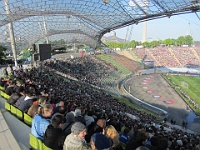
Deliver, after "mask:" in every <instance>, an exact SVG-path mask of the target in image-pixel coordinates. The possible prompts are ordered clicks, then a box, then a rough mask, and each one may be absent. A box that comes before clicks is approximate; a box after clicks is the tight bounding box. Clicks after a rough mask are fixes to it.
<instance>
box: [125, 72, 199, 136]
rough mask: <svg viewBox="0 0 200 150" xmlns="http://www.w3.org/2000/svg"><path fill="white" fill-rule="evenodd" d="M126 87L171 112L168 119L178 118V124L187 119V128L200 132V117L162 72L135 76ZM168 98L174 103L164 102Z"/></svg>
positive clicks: (134, 93)
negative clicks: (164, 77) (171, 85)
mask: <svg viewBox="0 0 200 150" xmlns="http://www.w3.org/2000/svg"><path fill="white" fill-rule="evenodd" d="M126 89H127V91H130V93H131V94H132V95H134V96H135V97H137V98H139V99H140V100H144V101H145V102H148V103H150V104H152V105H154V106H157V107H159V108H162V109H164V110H165V111H167V112H168V114H169V115H168V121H170V120H171V119H173V120H176V122H177V124H178V125H182V121H183V120H187V122H188V126H187V128H188V129H190V130H193V131H195V132H199V133H200V128H199V125H200V117H196V116H195V115H194V114H193V112H191V111H190V110H189V109H188V107H187V105H186V104H185V102H184V101H183V100H182V99H181V98H180V97H179V95H178V94H177V93H176V92H175V91H174V90H173V89H172V88H171V87H170V86H169V85H168V83H167V82H166V81H165V80H164V79H163V78H162V77H161V76H160V74H152V75H142V76H135V77H133V78H132V79H130V80H128V81H127V83H126ZM154 96H157V97H158V98H155V97H154ZM159 96H160V97H159ZM166 100H172V101H173V102H174V104H166V103H164V101H166Z"/></svg>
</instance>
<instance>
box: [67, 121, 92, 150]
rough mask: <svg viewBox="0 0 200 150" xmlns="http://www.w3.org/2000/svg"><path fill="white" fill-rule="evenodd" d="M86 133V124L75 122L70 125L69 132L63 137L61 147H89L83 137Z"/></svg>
mask: <svg viewBox="0 0 200 150" xmlns="http://www.w3.org/2000/svg"><path fill="white" fill-rule="evenodd" d="M85 135H86V126H85V125H84V124H82V123H81V122H76V123H74V124H73V125H72V128H71V134H70V135H68V136H67V137H66V139H65V142H64V146H63V149H64V150H72V149H81V150H84V149H89V146H88V145H87V143H86V141H85V139H84V137H85Z"/></svg>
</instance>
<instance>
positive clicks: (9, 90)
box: [5, 80, 15, 96]
mask: <svg viewBox="0 0 200 150" xmlns="http://www.w3.org/2000/svg"><path fill="white" fill-rule="evenodd" d="M14 86H15V82H14V81H12V80H9V81H8V86H7V87H6V88H5V93H6V94H8V95H10V96H11V95H12V93H14V90H13V88H14Z"/></svg>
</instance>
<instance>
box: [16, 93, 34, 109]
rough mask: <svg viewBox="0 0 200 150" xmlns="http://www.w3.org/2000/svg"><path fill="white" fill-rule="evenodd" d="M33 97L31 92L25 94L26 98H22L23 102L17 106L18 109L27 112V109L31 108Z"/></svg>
mask: <svg viewBox="0 0 200 150" xmlns="http://www.w3.org/2000/svg"><path fill="white" fill-rule="evenodd" d="M34 97H35V96H34V95H33V93H32V92H31V91H27V92H26V97H25V98H24V101H23V102H22V103H21V104H20V105H19V107H18V108H19V109H20V110H21V111H23V112H26V113H27V112H28V109H29V108H30V107H31V106H32V104H33V101H34V99H35V98H34Z"/></svg>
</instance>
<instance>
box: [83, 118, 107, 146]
mask: <svg viewBox="0 0 200 150" xmlns="http://www.w3.org/2000/svg"><path fill="white" fill-rule="evenodd" d="M92 124H93V123H92ZM105 127H106V120H105V119H99V120H97V122H95V123H94V124H93V126H92V127H90V130H89V131H88V133H87V135H86V136H85V140H86V141H87V143H89V142H90V139H91V136H92V135H93V134H94V133H103V131H104V129H105Z"/></svg>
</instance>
